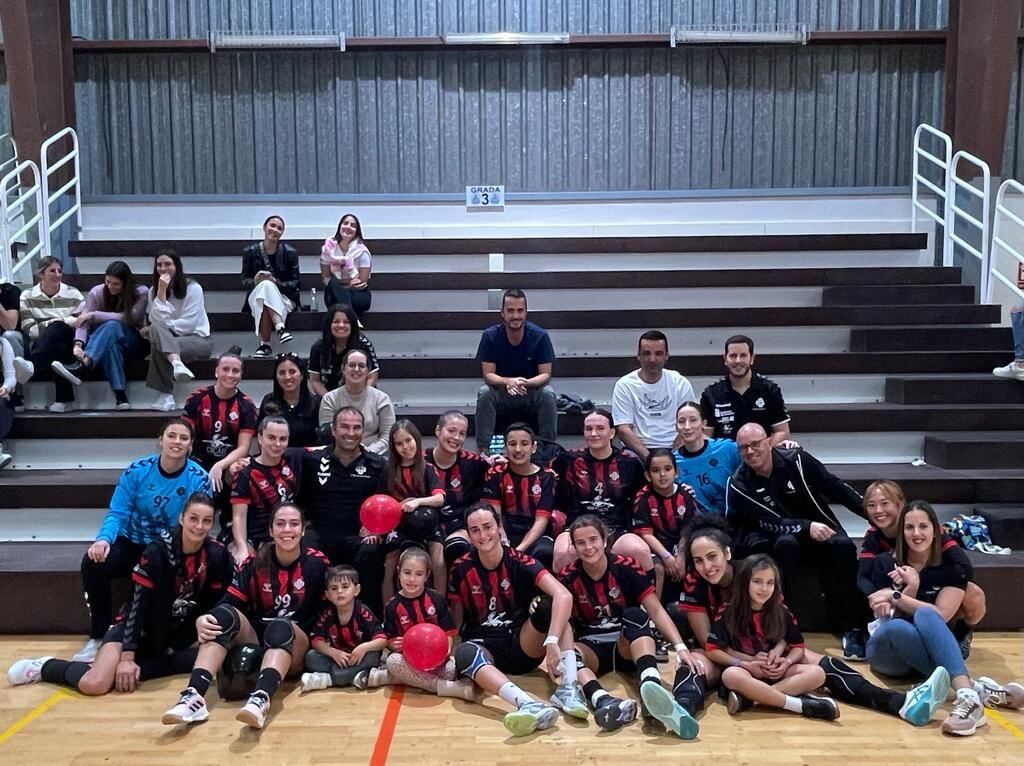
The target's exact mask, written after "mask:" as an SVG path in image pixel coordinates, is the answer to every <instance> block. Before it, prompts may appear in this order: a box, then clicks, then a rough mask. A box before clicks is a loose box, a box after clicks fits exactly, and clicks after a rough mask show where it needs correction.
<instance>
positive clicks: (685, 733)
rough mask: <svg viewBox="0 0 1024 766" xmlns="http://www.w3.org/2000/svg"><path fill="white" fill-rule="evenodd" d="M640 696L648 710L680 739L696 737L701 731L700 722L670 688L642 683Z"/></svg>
mask: <svg viewBox="0 0 1024 766" xmlns="http://www.w3.org/2000/svg"><path fill="white" fill-rule="evenodd" d="M640 698H641V699H642V700H643V701H644V707H645V708H646V709H647V712H648V713H650V714H651V715H652V716H654V717H655V718H657V719H658V720H659V721H661V723H662V724H663V725H664V726H665V728H666V729H668V730H669V731H671V732H673V733H674V734H676V735H677V736H678V737H679V738H680V739H694V738H695V737H696V736H697V733H698V732H699V731H700V724H699V723H697V719H695V718H694V717H693V716H692V715H690V714H689V713H688V712H686V709H685V708H683V706H682V705H680V704H679V703H678V702H676V700H675V698H674V697H673V696H672V694H671V692H669V690H668V689H666V688H665V687H663V686H661V685H660V684H655V683H646V684H641V685H640Z"/></svg>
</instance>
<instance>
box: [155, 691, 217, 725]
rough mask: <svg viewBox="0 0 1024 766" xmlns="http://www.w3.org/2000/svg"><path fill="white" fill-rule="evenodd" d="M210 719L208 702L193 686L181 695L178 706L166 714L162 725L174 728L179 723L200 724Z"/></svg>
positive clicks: (162, 719) (161, 721) (161, 720)
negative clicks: (207, 707)
mask: <svg viewBox="0 0 1024 766" xmlns="http://www.w3.org/2000/svg"><path fill="white" fill-rule="evenodd" d="M209 717H210V711H209V710H207V709H206V700H205V699H203V697H202V695H200V694H199V692H197V691H196V690H195V689H193V688H192V687H191V686H190V687H188V688H187V689H185V691H183V692H182V693H181V698H180V699H179V700H178V704H177V705H175V706H174V707H172V708H171V709H170V710H168V711H167V712H166V713H164V715H163V717H162V718H161V719H160V723H163V724H167V725H168V726H174V725H175V724H179V723H199V722H200V721H205V720H206V719H207V718H209Z"/></svg>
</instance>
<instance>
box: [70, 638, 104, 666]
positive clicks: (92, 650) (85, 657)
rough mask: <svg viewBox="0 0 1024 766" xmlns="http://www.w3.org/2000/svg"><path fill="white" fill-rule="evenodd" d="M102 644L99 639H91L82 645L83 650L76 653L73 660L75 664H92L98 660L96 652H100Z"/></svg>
mask: <svg viewBox="0 0 1024 766" xmlns="http://www.w3.org/2000/svg"><path fill="white" fill-rule="evenodd" d="M102 643H103V642H102V641H101V640H100V639H98V638H90V639H89V640H88V641H86V642H85V643H84V644H82V648H81V649H79V650H78V651H77V652H75V656H74V657H72V658H71V659H73V660H74V661H75V662H92V661H93V660H95V659H96V652H98V651H99V650H100V645H101V644H102Z"/></svg>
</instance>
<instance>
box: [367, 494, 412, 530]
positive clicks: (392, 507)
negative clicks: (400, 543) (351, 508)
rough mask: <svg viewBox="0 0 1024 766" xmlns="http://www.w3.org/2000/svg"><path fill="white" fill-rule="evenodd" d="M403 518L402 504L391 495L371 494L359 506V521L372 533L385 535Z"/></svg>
mask: <svg viewBox="0 0 1024 766" xmlns="http://www.w3.org/2000/svg"><path fill="white" fill-rule="evenodd" d="M401 520H402V505H401V503H399V502H398V501H397V500H395V498H393V497H391V495H370V496H369V497H368V498H366V499H365V500H364V501H363V504H362V505H361V506H359V521H361V522H362V524H363V526H364V527H366V528H367V529H368V530H369V531H370V533H371V534H374V535H385V534H387V533H388V532H391V531H393V530H394V529H395V527H397V526H398V522H399V521H401Z"/></svg>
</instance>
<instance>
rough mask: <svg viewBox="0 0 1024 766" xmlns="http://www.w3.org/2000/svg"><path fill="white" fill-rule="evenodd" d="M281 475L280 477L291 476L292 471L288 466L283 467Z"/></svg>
mask: <svg viewBox="0 0 1024 766" xmlns="http://www.w3.org/2000/svg"><path fill="white" fill-rule="evenodd" d="M281 475H282V476H291V475H292V469H291V468H289V467H288V466H285V467H284V468H282V469H281Z"/></svg>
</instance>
